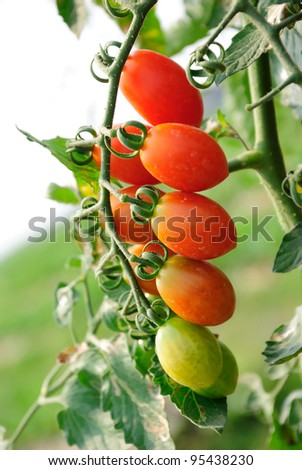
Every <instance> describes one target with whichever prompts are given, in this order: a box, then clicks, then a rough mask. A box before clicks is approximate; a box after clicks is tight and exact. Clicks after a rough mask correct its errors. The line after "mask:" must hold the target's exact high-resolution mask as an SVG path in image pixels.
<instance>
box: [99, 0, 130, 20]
mask: <svg viewBox="0 0 302 470" xmlns="http://www.w3.org/2000/svg"><path fill="white" fill-rule="evenodd" d="M115 3H117V2H115ZM104 5H105V8H106V10H107V11H108V12H109V13H110V15H112V16H115V17H117V18H124V17H125V16H128V15H129V13H130V10H128V9H127V8H119V7H114V6H112V5H111V0H104Z"/></svg>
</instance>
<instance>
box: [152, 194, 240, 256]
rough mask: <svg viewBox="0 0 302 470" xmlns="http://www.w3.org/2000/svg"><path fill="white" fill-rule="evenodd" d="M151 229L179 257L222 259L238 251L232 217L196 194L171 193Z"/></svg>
mask: <svg viewBox="0 0 302 470" xmlns="http://www.w3.org/2000/svg"><path fill="white" fill-rule="evenodd" d="M152 228H153V231H154V233H155V234H156V236H157V238H158V239H159V240H160V241H161V242H162V243H164V245H166V246H167V247H168V248H170V249H171V250H172V251H174V252H175V253H177V254H180V255H183V256H186V257H188V258H192V259H197V260H207V259H213V258H217V257H218V256H222V255H224V254H226V253H228V252H229V251H231V250H232V249H234V248H235V247H236V229H235V225H234V223H233V221H232V219H231V217H230V215H229V214H228V213H227V212H226V211H225V210H224V209H223V208H222V207H221V206H220V205H219V204H218V203H217V202H215V201H213V200H212V199H210V198H208V197H206V196H202V195H200V194H195V193H184V192H171V193H167V194H165V195H164V196H162V197H161V198H160V200H159V203H158V204H157V206H156V208H155V211H154V214H153V217H152Z"/></svg>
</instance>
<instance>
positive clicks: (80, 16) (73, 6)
mask: <svg viewBox="0 0 302 470" xmlns="http://www.w3.org/2000/svg"><path fill="white" fill-rule="evenodd" d="M56 2H57V7H58V12H59V15H61V16H62V18H63V20H64V21H65V23H66V24H67V26H69V28H70V29H71V31H72V32H73V33H74V34H75V35H76V36H77V37H78V38H79V37H80V35H81V32H82V30H83V27H84V24H85V20H86V17H87V14H86V6H85V1H84V0H56Z"/></svg>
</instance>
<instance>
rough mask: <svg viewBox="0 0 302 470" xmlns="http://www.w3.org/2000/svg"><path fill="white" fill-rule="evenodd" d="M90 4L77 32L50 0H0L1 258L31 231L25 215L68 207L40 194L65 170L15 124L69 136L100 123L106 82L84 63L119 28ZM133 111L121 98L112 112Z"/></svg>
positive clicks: (65, 176)
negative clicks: (85, 22) (70, 29)
mask: <svg viewBox="0 0 302 470" xmlns="http://www.w3.org/2000/svg"><path fill="white" fill-rule="evenodd" d="M87 5H88V6H89V9H90V12H89V20H88V23H87V25H86V27H85V29H84V31H83V33H82V35H81V38H80V40H77V39H76V37H75V36H74V35H73V34H72V33H71V32H70V31H69V30H68V28H67V26H66V25H65V24H64V23H63V20H62V19H61V18H60V17H59V16H58V14H57V9H56V4H55V0H26V1H24V0H0V44H1V75H0V119H1V136H2V143H1V159H2V166H1V169H2V171H1V174H2V178H1V185H0V201H1V230H0V258H3V257H5V256H7V254H8V253H9V252H10V251H11V250H12V249H13V248H15V247H16V246H18V245H19V244H22V243H25V242H26V240H27V238H28V236H29V235H30V234H31V232H30V230H29V228H28V221H29V219H30V218H31V217H34V216H42V217H46V218H48V216H49V208H50V207H57V208H58V214H59V213H63V212H64V210H66V208H64V206H62V205H58V206H56V204H55V203H54V202H53V201H49V200H47V199H46V198H45V193H46V189H47V186H48V184H49V183H50V182H55V183H57V184H62V185H68V184H70V183H72V181H73V180H72V176H71V173H69V171H68V170H67V169H65V168H64V167H63V166H62V165H61V164H60V163H59V162H57V161H56V159H55V158H54V157H52V156H51V154H50V153H49V152H48V151H47V150H44V149H43V148H42V147H40V146H39V145H37V144H33V143H30V142H28V141H27V140H26V139H25V137H24V136H23V135H22V134H20V133H19V132H18V131H17V130H16V127H15V125H18V126H19V127H20V128H21V129H24V130H26V131H28V132H30V133H31V134H33V135H34V136H36V137H38V138H40V139H43V138H52V137H55V136H56V135H60V136H63V137H73V136H74V135H75V132H76V130H77V129H78V127H79V126H81V125H84V124H91V125H93V126H95V127H96V128H97V127H98V126H99V124H100V122H101V120H102V116H103V107H104V102H105V93H106V85H102V84H100V83H98V82H97V81H96V80H94V79H93V78H92V76H91V74H90V71H89V66H90V62H91V59H92V58H93V56H94V54H95V53H96V52H97V51H98V48H99V44H100V43H102V44H104V43H106V42H107V41H108V40H111V39H116V40H121V39H122V34H121V32H120V31H119V29H118V28H117V27H116V26H115V24H114V22H113V21H111V20H110V18H109V17H108V16H107V15H106V14H105V13H104V12H103V11H102V9H101V8H99V7H96V6H94V5H92V2H91V1H90V0H89V1H87ZM166 8H167V3H166V2H159V9H158V11H159V15H160V17H161V18H162V21H163V23H164V24H169V23H172V22H173V21H175V19H177V18H178V17H180V16H181V15H182V7H181V2H180V1H178V0H173V9H172V11H171V10H170V11H169V14H166V11H165V10H166ZM132 117H135V114H133V111H132V110H130V109H129V108H127V104H126V103H125V101H124V100H123V99H120V100H119V106H118V112H117V114H116V120H117V121H119V120H124V119H129V118H132Z"/></svg>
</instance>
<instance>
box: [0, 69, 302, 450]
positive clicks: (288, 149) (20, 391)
mask: <svg viewBox="0 0 302 470" xmlns="http://www.w3.org/2000/svg"><path fill="white" fill-rule="evenodd" d="M238 80H239V81H240V78H239V79H238ZM238 83H239V82H237V85H238ZM230 84H231V85H230V86H234V87H235V85H236V82H235V81H233V82H232V81H230ZM237 85H236V86H237ZM236 92H238V93H239V92H240V90H238V89H237V88H236ZM222 109H223V111H224V112H226V113H227V118H228V119H229V120H230V121H231V123H232V124H233V125H234V126H235V127H237V124H238V123H240V127H241V129H239V130H240V131H241V132H243V134H245V137H246V138H247V139H249V138H250V137H251V135H252V126H251V117H250V116H247V115H246V118H245V119H246V120H244V119H242V116H243V115H242V114H239V115H236V112H234V113H232V110H231V108H230V107H229V105H228V103H227V102H225V103H224V104H223V105H222ZM241 109H242V108H241ZM278 124H279V129H280V140H281V144H282V149H283V151H284V155H285V157H286V164H287V168H288V169H292V168H294V167H295V166H296V165H297V163H299V158H300V155H299V153H300V152H299V149H301V142H298V140H301V137H300V136H301V127H300V123H299V122H297V121H296V120H294V119H293V117H292V115H291V112H290V111H289V110H287V109H284V108H282V107H281V106H278ZM249 134H250V135H249ZM293 136H294V138H293ZM221 144H222V145H223V147H224V149H225V151H226V153H227V155H228V157H229V158H230V157H232V156H234V155H236V153H237V152H239V150H240V146H239V144H238V143H237V142H234V141H233V140H230V139H226V138H225V139H223V140H221ZM29 145H30V144H29ZM207 193H208V194H209V195H210V196H211V197H213V198H214V199H215V200H217V201H218V202H220V203H221V204H222V205H223V206H224V207H225V208H226V209H227V210H228V211H229V212H230V213H231V215H232V216H238V215H239V216H244V217H246V218H247V220H248V221H249V223H248V224H247V225H244V226H243V225H241V224H238V227H237V228H238V233H239V235H242V234H246V235H248V240H247V241H245V242H244V243H239V245H238V248H237V249H236V250H235V251H232V252H230V253H229V254H228V255H226V256H225V257H223V258H221V259H219V260H216V261H215V262H216V264H217V265H219V266H220V267H221V268H222V269H223V270H224V271H225V272H226V274H227V275H228V276H229V277H230V279H231V280H232V282H233V284H234V287H235V290H236V293H237V309H236V313H235V314H234V317H233V318H232V319H231V320H230V321H229V322H227V323H226V324H225V325H222V326H219V327H216V328H215V332H218V333H219V334H220V335H221V339H222V340H223V341H224V342H225V343H226V344H227V345H228V346H229V347H230V348H231V349H232V350H233V352H234V354H235V356H236V358H237V360H238V364H239V369H240V374H241V376H244V375H245V374H246V373H250V372H252V373H255V372H256V373H259V374H260V375H261V376H262V377H263V379H264V383H265V387H267V389H270V388H272V387H273V383H272V382H270V381H269V380H268V376H267V369H268V367H267V366H266V365H265V362H264V358H263V356H262V355H261V352H262V351H263V349H264V347H265V341H266V340H268V339H269V337H270V335H271V334H272V332H273V330H274V329H275V328H276V327H278V326H279V325H280V324H282V323H285V322H287V321H288V320H289V319H290V318H291V317H292V315H293V313H294V309H295V307H296V306H297V305H299V304H300V303H301V294H302V291H301V273H300V272H299V271H295V272H292V273H289V274H286V275H282V274H273V273H272V263H273V260H274V256H275V253H276V250H277V249H278V246H279V244H280V242H281V239H282V236H283V234H282V231H281V229H280V227H279V224H278V221H277V218H276V216H275V213H274V210H273V207H272V203H271V201H270V199H269V197H268V195H267V194H266V192H265V190H264V188H263V187H262V185H261V184H260V182H259V179H258V176H257V175H256V174H255V173H253V172H251V171H241V172H237V173H234V174H231V175H230V177H229V178H228V179H227V181H225V182H223V184H221V185H220V186H219V187H217V188H214V189H213V190H211V191H208V192H207ZM253 207H255V208H259V220H261V217H264V216H266V215H273V218H272V220H271V221H270V222H269V223H268V225H267V226H266V229H267V231H268V233H269V235H270V236H271V238H272V239H273V241H267V240H265V239H264V238H263V237H262V236H261V235H259V238H258V239H257V240H252V239H251V238H252V237H251V233H252V225H253V224H251V214H252V208H253ZM78 253H79V249H78V247H77V246H75V245H73V244H72V243H65V242H64V237H63V233H62V232H60V231H58V237H57V241H56V243H48V242H47V241H46V242H45V243H32V244H28V245H26V246H23V247H20V249H18V250H17V251H16V252H14V253H13V254H12V255H10V256H9V257H8V258H7V259H5V260H4V261H3V262H2V263H1V267H0V292H1V296H0V377H1V387H0V425H2V426H4V427H6V428H7V431H8V435H10V434H11V433H12V431H13V430H14V429H15V427H16V425H17V424H18V422H19V421H20V419H21V418H22V416H23V415H24V413H25V411H26V410H27V409H28V407H29V406H30V405H31V403H32V402H33V401H34V400H35V398H36V397H37V396H38V392H39V388H40V385H41V383H42V380H43V378H44V377H45V375H46V373H47V371H48V370H49V369H50V368H51V367H52V366H53V365H54V362H55V358H56V356H57V355H58V353H59V352H60V351H62V350H63V349H64V348H65V347H67V346H69V345H70V339H69V333H68V331H66V330H65V329H63V328H59V327H58V326H57V325H56V324H55V321H54V319H53V315H52V311H53V306H54V289H55V287H56V285H57V283H58V282H59V281H65V282H68V280H70V279H72V278H73V277H74V276H75V273H74V272H73V269H70V268H69V269H65V263H66V260H67V258H68V257H69V256H72V255H74V254H78ZM91 283H92V284H94V280H93V279H92V280H91ZM94 292H95V300H96V302H97V301H98V300H99V296H100V294H99V292H98V291H97V288H96V286H95V287H94ZM82 310H83V309H82V306H81V304H79V305H78V306H77V308H76V315H77V316H78V318H79V325H80V318H81V316H82V314H83V313H82ZM58 409H59V408H58V407H57V405H52V407H48V408H45V409H42V410H40V411H39V412H38V413H37V415H36V416H35V417H34V418H33V420H32V422H31V424H30V425H29V426H28V427H27V429H26V430H25V432H24V433H23V435H22V437H21V438H20V439H19V441H18V448H20V449H38V448H45V449H46V448H48V449H59V448H65V446H66V444H65V443H64V440H63V438H62V437H61V434H60V432H59V431H58V428H57V424H56V411H57V410H58ZM167 410H168V415H169V421H170V424H171V432H172V435H173V437H174V439H175V441H176V446H177V448H179V449H265V448H267V446H268V427H267V425H266V424H265V422H264V421H263V420H261V419H259V418H256V417H254V416H252V414H251V413H250V412H248V411H247V410H246V409H244V407H243V404H242V400H241V395H240V393H239V392H238V393H235V394H234V395H233V396H232V397H231V398H230V399H229V420H228V423H227V425H226V427H225V430H224V433H223V434H222V436H218V435H216V434H215V433H213V432H212V431H208V430H199V429H197V428H196V427H194V426H193V425H192V424H191V423H189V422H188V421H187V420H185V419H184V418H182V417H181V416H180V415H179V413H178V412H177V411H176V410H175V409H174V407H173V406H171V405H168V406H167Z"/></svg>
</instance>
